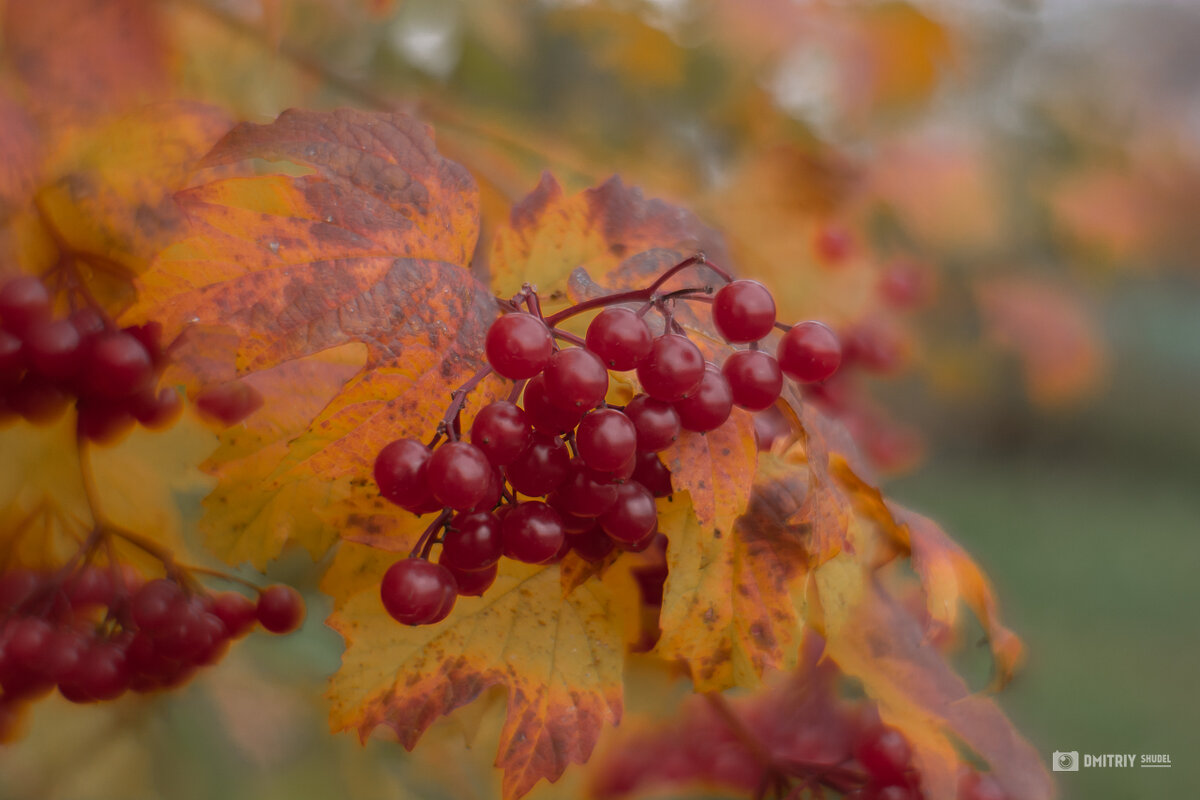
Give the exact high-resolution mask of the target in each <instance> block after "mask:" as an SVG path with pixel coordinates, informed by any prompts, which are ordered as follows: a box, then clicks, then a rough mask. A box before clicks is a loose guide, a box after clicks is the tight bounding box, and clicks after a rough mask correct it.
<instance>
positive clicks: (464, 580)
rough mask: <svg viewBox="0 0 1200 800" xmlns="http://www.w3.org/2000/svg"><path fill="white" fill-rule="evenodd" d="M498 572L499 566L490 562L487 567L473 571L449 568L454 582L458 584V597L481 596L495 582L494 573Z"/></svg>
mask: <svg viewBox="0 0 1200 800" xmlns="http://www.w3.org/2000/svg"><path fill="white" fill-rule="evenodd" d="M499 572H500V568H499V566H497V565H496V564H492V565H491V566H490V567H488V568H487V569H477V570H475V571H474V572H459V571H458V570H456V569H452V570H450V573H451V574H452V575H453V576H454V582H455V583H456V584H457V585H458V596H459V597H482V596H483V593H484V592H486V591H487V590H488V589H489V588H491V585H492V584H493V583H495V582H496V575H497V574H498V573H499Z"/></svg>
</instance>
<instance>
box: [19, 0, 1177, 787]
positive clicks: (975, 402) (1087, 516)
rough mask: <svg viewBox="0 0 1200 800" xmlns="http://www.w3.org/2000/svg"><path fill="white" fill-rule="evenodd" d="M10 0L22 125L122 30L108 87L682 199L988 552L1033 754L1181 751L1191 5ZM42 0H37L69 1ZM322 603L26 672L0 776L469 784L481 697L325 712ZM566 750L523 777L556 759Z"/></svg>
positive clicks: (503, 182)
mask: <svg viewBox="0 0 1200 800" xmlns="http://www.w3.org/2000/svg"><path fill="white" fill-rule="evenodd" d="M22 5H23V4H22V3H20V2H18V0H11V2H9V4H8V6H7V7H6V13H5V18H4V22H3V25H2V28H0V34H2V35H3V42H4V44H3V49H2V50H0V58H2V60H3V62H4V69H5V77H4V83H3V84H0V87H2V88H3V92H4V94H5V96H18V95H19V96H21V99H22V101H23V102H25V103H27V104H28V105H29V107H30V108H32V109H33V111H32V112H31V114H32V117H33V119H34V120H36V122H37V124H39V125H42V126H43V127H44V128H47V127H48V126H51V125H52V124H53V123H54V121H55V120H56V119H60V118H62V117H63V116H64V115H69V114H71V113H82V112H81V109H82V110H88V111H89V112H90V113H95V112H96V111H98V110H102V111H104V112H111V111H119V110H121V109H120V104H121V102H122V101H123V99H127V98H128V95H118V94H115V93H114V94H113V95H112V96H106V95H104V94H103V92H101V93H100V94H99V95H97V93H96V88H95V84H94V83H93V84H91V85H89V86H87V87H85V88H80V87H81V85H82V84H80V83H79V82H77V81H75V80H74V79H73V77H72V75H73V74H75V73H72V71H71V69H70V68H69V67H71V65H72V64H74V65H75V69H78V63H77V62H78V60H79V59H81V58H83V57H85V56H86V57H90V58H92V59H93V64H94V66H95V67H96V68H97V69H98V70H100V72H101V73H103V71H104V69H105V62H104V59H105V58H108V57H109V56H108V55H105V54H106V53H107V54H111V52H112V51H113V48H114V47H116V48H125V49H126V51H127V53H126V54H125V57H126V58H128V57H129V56H128V53H129V52H132V53H136V54H137V58H138V59H141V61H139V64H140V66H141V68H142V78H141V80H140V83H139V87H140V90H141V91H140V94H139V95H138V96H137V98H136V99H137V100H138V102H141V101H144V100H146V99H167V98H180V97H182V98H187V99H195V100H200V101H203V102H208V103H213V104H216V105H218V106H221V107H223V108H226V109H228V110H229V111H230V112H231V113H232V115H233V116H235V117H241V118H248V119H252V120H259V121H263V120H267V119H270V118H272V117H274V115H276V114H277V113H278V112H279V111H281V110H283V109H285V108H288V107H293V106H298V107H307V108H330V107H336V106H342V105H353V106H358V107H364V108H402V109H405V110H408V111H410V112H412V113H414V114H416V115H419V116H420V117H422V118H423V119H425V120H427V121H428V122H429V123H430V124H431V125H433V126H434V128H435V130H436V133H437V139H438V143H439V147H440V148H441V149H442V150H443V151H444V152H445V153H447V154H448V155H449V156H450V157H451V158H454V159H456V160H458V161H460V162H461V163H463V164H464V165H466V166H467V167H468V168H469V169H470V170H471V172H472V173H473V174H474V175H475V176H476V177H477V179H478V181H479V183H480V185H481V188H482V190H483V196H484V213H485V219H490V220H492V221H494V220H496V219H502V218H503V217H504V216H505V215H507V213H508V208H509V207H510V206H511V204H512V203H513V202H514V201H516V200H518V199H520V198H521V197H523V196H524V195H525V194H526V193H527V192H528V191H530V190H532V189H533V187H534V186H535V185H536V184H537V181H538V179H539V176H540V175H541V173H542V172H543V170H550V171H552V172H553V173H554V174H555V175H556V176H557V177H558V179H559V180H560V181H561V182H562V183H563V184H564V186H565V187H566V189H567V190H568V191H578V190H582V189H584V188H586V187H589V186H593V185H596V184H598V183H600V182H602V181H603V180H605V179H606V178H608V177H609V176H610V175H613V174H618V175H620V176H621V177H622V179H623V180H624V181H625V182H626V183H628V184H632V185H636V186H639V187H641V188H642V189H643V190H644V191H645V192H646V194H647V195H650V196H657V197H663V198H665V199H668V200H670V201H673V202H676V203H678V204H680V205H682V206H684V207H687V208H691V209H692V210H694V211H696V212H697V213H698V214H700V215H701V217H702V218H704V219H705V220H706V221H707V222H709V223H710V224H711V225H712V226H714V227H715V228H717V229H719V230H721V231H722V232H723V233H724V234H725V236H726V237H727V240H728V244H729V249H730V252H731V254H732V257H733V260H734V262H735V264H734V266H735V267H736V268H737V269H738V270H739V271H741V272H742V273H744V274H748V275H753V276H757V277H760V278H761V279H763V280H764V281H767V282H768V283H770V284H771V286H772V287H773V289H774V290H775V291H776V293H777V296H778V297H779V300H780V307H781V308H780V316H781V318H783V319H803V318H808V317H819V318H821V319H825V320H827V321H829V322H830V323H831V324H833V325H834V326H835V327H837V328H838V329H839V330H840V331H841V332H842V334H843V336H844V337H845V338H846V340H847V342H848V344H849V347H850V349H851V351H852V356H851V361H852V363H851V368H850V369H847V370H845V371H844V372H845V374H844V375H842V376H840V377H839V378H838V379H836V380H835V382H834V383H833V384H831V385H828V386H826V387H824V389H823V390H822V392H821V397H822V400H823V402H825V403H826V404H828V405H829V406H830V407H831V408H834V409H836V410H837V411H838V412H839V413H840V414H841V415H842V417H843V418H844V419H845V420H846V421H847V424H848V425H849V426H850V427H851V429H852V430H853V431H854V433H855V435H856V437H857V438H858V441H859V443H860V445H861V446H862V448H863V449H864V451H865V452H866V454H867V455H868V457H869V458H870V459H871V461H872V462H873V463H874V464H875V465H876V466H877V467H878V469H879V470H880V474H881V475H882V476H884V477H885V478H886V485H885V489H886V490H887V491H890V492H891V493H893V494H894V495H895V496H896V497H897V498H898V499H900V500H901V501H905V502H908V503H909V504H911V505H914V506H916V507H917V508H920V509H921V510H923V511H924V512H926V513H928V514H930V515H931V516H933V517H934V518H936V519H939V521H941V522H942V523H943V524H945V526H946V527H947V528H948V529H949V530H950V531H952V532H953V533H954V535H955V536H956V537H958V538H959V540H960V541H961V542H963V543H964V545H965V546H966V547H967V548H968V549H969V550H971V551H972V552H973V553H975V554H976V555H977V556H978V557H979V559H980V561H981V562H982V563H983V565H984V566H985V568H987V569H988V570H989V572H990V574H991V575H992V577H993V579H994V580H995V582H996V584H997V586H998V590H999V594H1000V597H1001V599H1002V602H1003V603H1004V605H1005V607H1006V608H1007V609H1008V612H1009V617H1010V619H1011V621H1012V624H1013V626H1014V627H1015V628H1016V630H1017V631H1018V632H1020V633H1022V634H1023V635H1025V636H1027V638H1028V643H1029V645H1030V651H1031V653H1032V656H1031V660H1030V663H1029V666H1028V668H1027V671H1026V672H1025V673H1024V674H1023V675H1022V676H1021V677H1020V678H1019V679H1018V681H1017V683H1016V684H1015V685H1014V687H1013V688H1012V689H1011V690H1010V691H1009V692H1007V693H1006V694H1005V695H1004V696H1002V697H1001V702H1002V703H1003V704H1004V705H1005V707H1006V708H1007V709H1008V710H1009V711H1010V712H1011V714H1012V715H1013V716H1014V717H1015V720H1016V722H1017V723H1018V726H1019V727H1020V728H1021V729H1022V730H1023V731H1025V732H1026V733H1027V735H1028V736H1029V737H1030V738H1031V739H1032V740H1033V742H1034V743H1035V745H1037V747H1038V748H1039V749H1041V750H1043V751H1044V752H1045V753H1046V755H1047V757H1049V754H1050V752H1051V751H1053V750H1074V749H1078V750H1080V751H1081V752H1125V753H1128V752H1137V753H1140V752H1147V753H1170V754H1172V756H1173V760H1174V761H1175V767H1174V768H1172V769H1171V770H1153V771H1150V774H1146V773H1145V771H1143V770H1106V771H1098V770H1094V771H1091V772H1088V771H1086V770H1085V771H1083V772H1081V773H1079V774H1077V775H1068V776H1065V777H1064V778H1063V779H1062V780H1061V782H1060V785H1061V788H1062V793H1063V796H1064V797H1066V798H1068V800H1070V799H1071V798H1127V797H1159V796H1168V795H1172V794H1174V795H1181V794H1183V792H1184V789H1185V788H1186V787H1192V788H1194V787H1195V786H1197V785H1200V777H1198V773H1197V770H1196V767H1195V764H1194V763H1189V761H1194V755H1195V753H1196V752H1200V737H1198V736H1197V734H1196V732H1195V727H1194V725H1193V724H1192V722H1191V721H1192V720H1194V719H1195V718H1196V717H1198V716H1200V693H1197V692H1196V691H1195V675H1197V674H1200V637H1198V636H1197V625H1196V620H1197V619H1198V618H1200V593H1197V592H1196V591H1195V588H1194V587H1195V573H1194V570H1195V568H1196V566H1197V565H1200V544H1198V540H1197V536H1196V533H1197V530H1198V529H1200V487H1198V485H1197V480H1198V476H1200V415H1198V414H1197V409H1198V408H1200V285H1198V281H1197V278H1198V276H1200V270H1198V269H1197V267H1198V266H1200V265H1198V263H1197V259H1198V257H1200V256H1198V254H1200V210H1198V209H1200V81H1197V79H1196V77H1197V76H1198V75H1200V48H1197V47H1196V42H1197V41H1200V6H1196V5H1195V4H1193V3H1188V2H1185V1H1184V0H1178V1H1177V2H1172V1H1171V0H1136V1H1135V0H1130V1H1129V2H1117V1H1116V0H1104V1H1103V2H1097V1H1092V2H1085V1H1084V0H1040V2H1039V0H969V1H966V0H955V1H953V2H951V0H913V1H912V2H908V3H904V2H867V1H866V0H857V1H851V0H845V1H843V2H835V1H834V0H828V2H799V1H798V0H797V1H793V0H644V2H638V1H636V0H629V1H628V2H617V1H616V0H614V1H613V2H549V1H546V2H529V3H521V2H502V0H479V1H477V2H445V1H444V0H324V1H319V0H296V2H287V0H158V1H157V2H153V3H150V2H147V3H141V2H133V3H129V2H124V3H122V2H113V3H112V4H111V5H109V6H108V10H107V11H106V12H105V13H102V14H97V15H95V16H89V17H86V19H87V20H88V22H89V23H90V24H78V21H76V22H75V23H73V24H67V23H66V22H64V23H63V24H62V25H61V26H60V27H59V28H58V29H56V30H54V31H52V32H50V33H49V35H52V36H57V37H58V39H57V40H56V42H55V48H56V49H55V50H54V52H55V53H59V54H61V55H56V56H54V58H53V59H51V60H49V61H47V60H38V59H31V58H30V57H29V51H30V47H31V45H30V42H31V41H32V40H33V37H34V36H35V34H36V35H38V36H41V35H46V34H45V32H42V33H39V32H38V31H37V30H31V28H30V25H29V24H28V19H27V17H28V16H30V15H28V14H27V13H26V11H24V10H23V9H22ZM50 5H51V6H56V7H57V6H62V7H63V8H64V9H65V11H64V12H63V19H64V20H66V19H68V14H69V12H70V10H71V9H72V8H75V7H78V9H83V8H84V7H85V6H87V5H88V4H87V3H82V2H81V0H62V2H58V3H50ZM78 9H76V10H78ZM114 9H116V10H114ZM111 57H113V58H116V57H117V56H111ZM72 58H74V59H76V61H75V62H72V61H71V59H72ZM64 59H65V61H64ZM64 63H65V64H66V66H65V67H64V66H63V64H64ZM0 99H3V98H0ZM5 102H7V101H5ZM39 103H42V104H43V105H41V106H39V105H38V104H39ZM14 135H16V134H15V133H14V130H13V129H11V128H10V129H9V130H8V131H6V133H5V136H14ZM5 168H8V165H5ZM487 236H488V229H487V228H486V226H485V232H484V241H485V242H486V239H487ZM486 252H487V248H486V246H485V245H481V246H480V248H479V255H478V258H477V261H478V263H477V268H478V269H479V270H480V271H481V272H482V271H485V270H486V269H487V264H486V261H485V259H486ZM885 409H886V410H885ZM193 499H194V498H193ZM277 573H278V574H277V575H276V576H275V577H281V578H284V579H288V580H291V581H294V582H296V583H297V584H299V585H302V586H303V585H309V586H311V585H312V584H313V576H314V575H315V574H316V571H315V570H314V568H313V567H312V565H310V564H307V563H305V560H304V559H303V558H297V559H295V560H293V561H288V562H286V563H284V564H281V565H279V567H278V569H277ZM321 602H322V601H321V600H320V598H319V596H317V595H316V594H315V593H314V594H312V595H310V603H311V606H310V609H311V611H310V620H309V623H308V625H307V628H306V634H305V635H304V636H300V637H294V638H293V639H289V640H287V641H272V642H250V643H248V644H247V645H246V646H244V647H242V648H239V649H238V651H237V652H236V653H235V654H234V656H232V657H231V658H230V659H229V663H228V664H227V666H225V667H223V668H222V669H220V670H214V671H213V673H214V674H212V675H209V676H206V677H204V678H203V679H201V680H199V681H197V682H196V683H195V684H194V685H193V686H191V687H190V688H188V689H187V690H186V691H183V692H181V693H178V695H177V696H172V697H168V698H161V699H160V698H154V700H153V702H152V703H147V702H145V701H143V700H131V701H127V702H122V703H118V704H115V705H113V706H112V707H111V708H109V707H105V706H101V707H94V708H87V709H69V710H64V705H65V704H58V705H55V704H54V703H53V702H47V703H44V704H43V706H44V708H42V709H41V710H39V712H38V713H37V714H36V715H35V718H34V720H33V721H32V723H31V726H30V730H29V733H28V736H27V738H26V739H25V741H23V742H22V743H20V744H17V745H15V746H11V747H6V748H5V749H4V750H3V751H0V776H2V779H0V798H3V799H4V800H17V799H18V798H20V800H25V799H26V798H30V799H32V798H44V799H45V800H50V799H51V798H152V797H171V798H191V797H195V798H200V797H216V796H220V797H224V798H231V799H234V798H271V797H289V798H305V797H314V798H315V797H332V796H345V797H363V798H374V797H409V796H412V797H454V798H469V797H489V796H492V795H493V793H494V784H493V781H494V776H493V775H492V774H491V770H490V769H489V765H488V762H489V759H488V754H490V753H491V752H493V751H494V742H493V743H492V744H488V743H487V742H485V741H482V740H483V739H486V738H487V737H488V736H493V737H494V736H495V735H496V731H497V730H498V727H497V726H498V719H499V718H498V717H497V716H496V715H495V713H493V712H494V711H495V705H496V703H495V700H494V698H493V699H491V700H485V701H481V702H480V703H477V704H474V705H473V706H472V707H470V708H469V709H467V710H466V712H465V713H469V714H472V715H475V716H477V717H481V718H483V719H485V721H486V720H492V722H494V723H495V724H491V727H490V728H489V724H490V723H486V722H485V725H484V726H483V732H482V733H481V734H479V736H480V739H481V741H477V742H475V746H474V747H472V748H470V749H467V748H466V747H465V745H464V742H463V736H462V733H461V730H462V729H463V727H464V726H462V725H461V724H460V723H459V722H457V721H456V720H455V718H453V717H452V718H451V719H450V720H448V721H446V722H443V723H439V725H438V726H437V727H436V728H435V731H436V732H437V733H436V734H435V735H432V736H431V737H427V739H426V741H424V742H423V744H422V746H421V748H419V749H418V751H417V753H416V754H411V755H410V754H404V753H402V752H401V751H400V750H399V748H397V747H396V746H395V745H393V744H391V743H388V742H380V741H373V742H371V743H370V744H369V746H368V747H367V748H365V749H361V748H359V747H358V745H357V743H356V742H354V741H352V740H350V739H349V738H346V737H339V738H332V737H330V736H329V735H328V734H327V733H326V730H325V723H324V721H323V720H324V714H325V709H324V707H323V706H322V704H321V703H320V702H317V701H315V700H314V698H316V697H318V696H319V693H320V691H321V687H322V684H323V678H324V676H325V675H327V674H328V673H330V672H331V671H332V670H333V669H334V668H335V666H336V663H337V661H336V660H337V657H338V650H339V642H338V640H337V637H336V636H334V635H333V634H332V633H331V632H329V631H327V630H325V629H324V628H323V627H322V626H321V624H320V619H321V618H322V617H323V616H324V614H323V613H322V608H321V605H320V604H321ZM965 641H967V642H970V641H972V639H971V638H970V637H969V636H968V637H966V639H965ZM975 655H976V653H975V652H974V650H973V649H972V648H967V650H966V651H965V652H964V654H963V658H964V663H967V664H968V665H969V664H971V663H972V662H973V661H977V662H980V663H979V665H978V666H977V668H976V673H978V677H979V681H978V685H982V684H983V682H984V681H985V680H986V675H984V674H982V673H980V670H982V669H984V667H983V666H982V659H976V658H974V656H975ZM633 678H634V680H633V682H632V689H631V697H630V702H629V707H630V708H629V711H630V714H629V716H630V718H631V725H632V724H636V723H635V722H633V720H636V719H637V716H638V713H639V711H641V712H643V713H645V714H664V713H669V711H670V709H671V708H672V706H673V704H674V703H677V702H678V700H679V698H680V697H681V696H682V693H683V689H682V688H681V687H680V686H679V684H678V683H672V682H671V681H670V680H669V679H668V678H667V677H665V676H663V675H661V674H658V673H655V672H654V671H653V670H651V669H649V668H648V667H647V668H644V669H643V668H641V667H638V668H635V669H634V674H633ZM467 727H469V726H467ZM489 731H490V733H489ZM580 772H581V771H579V770H576V771H574V773H568V777H567V779H565V780H564V782H563V784H560V785H559V786H555V787H546V786H545V785H543V786H542V787H539V789H538V790H537V791H536V792H535V793H534V794H533V795H531V796H532V797H543V796H545V797H549V796H563V797H570V796H575V795H576V794H577V793H578V792H579V791H581V788H580V787H581V786H582V783H581V782H582V781H583V780H584V778H583V777H582V776H581V775H580V774H579V773H580ZM690 796H701V794H695V795H690Z"/></svg>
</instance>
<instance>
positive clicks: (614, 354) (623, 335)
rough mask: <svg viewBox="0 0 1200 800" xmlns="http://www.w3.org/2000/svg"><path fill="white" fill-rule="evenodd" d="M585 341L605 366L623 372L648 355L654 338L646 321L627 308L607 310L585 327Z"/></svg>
mask: <svg viewBox="0 0 1200 800" xmlns="http://www.w3.org/2000/svg"><path fill="white" fill-rule="evenodd" d="M585 341H586V343H587V348H588V350H591V351H592V352H593V353H595V354H596V355H597V356H599V357H600V360H601V361H603V362H604V364H605V366H607V367H608V368H609V369H615V370H618V371H622V372H623V371H625V370H630V369H633V368H634V367H636V366H637V365H638V364H639V363H640V362H641V360H642V359H643V358H645V357H646V356H648V355H649V354H650V345H651V344H652V343H653V337H652V336H651V334H650V328H649V326H648V325H646V321H645V320H644V319H642V318H641V317H639V316H638V315H637V314H635V313H634V312H632V311H630V310H629V309H628V308H606V309H604V310H603V311H601V312H600V313H599V314H598V315H597V316H596V318H595V319H593V320H592V322H591V324H590V325H588V329H587V337H586V339H585Z"/></svg>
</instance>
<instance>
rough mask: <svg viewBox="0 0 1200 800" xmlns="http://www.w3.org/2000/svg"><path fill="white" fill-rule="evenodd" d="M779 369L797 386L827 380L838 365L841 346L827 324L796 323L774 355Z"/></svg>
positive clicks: (840, 359)
mask: <svg viewBox="0 0 1200 800" xmlns="http://www.w3.org/2000/svg"><path fill="white" fill-rule="evenodd" d="M775 357H776V358H778V359H779V367H780V368H781V369H782V370H783V371H784V373H785V374H787V375H788V377H790V378H792V379H794V380H797V381H799V382H800V383H816V382H818V381H823V380H827V379H828V378H830V377H831V376H832V375H833V373H835V372H837V369H838V367H839V366H840V365H841V363H842V344H841V342H840V341H839V340H838V336H837V334H836V333H834V332H833V330H832V329H830V327H829V326H828V325H825V324H823V323H820V322H800V323H797V324H796V325H794V326H793V327H792V329H791V330H790V331H788V332H787V333H785V334H784V335H783V339H781V340H780V342H779V349H778V350H777V351H776V353H775Z"/></svg>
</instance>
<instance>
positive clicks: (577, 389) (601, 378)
mask: <svg viewBox="0 0 1200 800" xmlns="http://www.w3.org/2000/svg"><path fill="white" fill-rule="evenodd" d="M544 377H545V379H546V397H547V399H549V400H550V402H551V403H552V404H554V405H556V406H558V407H559V408H565V409H579V410H581V411H587V410H588V409H590V408H595V407H596V406H598V405H600V404H601V403H602V402H604V395H606V394H607V393H608V370H607V369H605V367H604V362H603V361H601V360H600V358H599V356H597V355H596V354H595V353H593V352H592V351H590V350H586V349H584V348H582V347H568V348H566V349H564V350H559V351H558V352H557V353H555V354H554V355H553V356H552V357H551V358H550V363H549V364H547V365H546V371H545V374H544Z"/></svg>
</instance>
